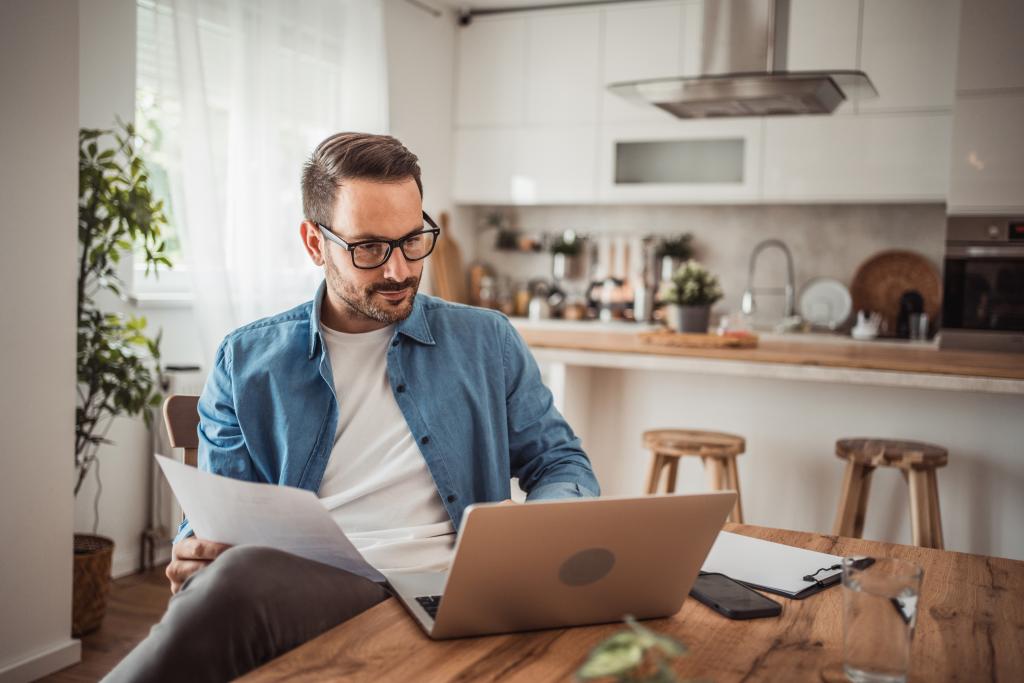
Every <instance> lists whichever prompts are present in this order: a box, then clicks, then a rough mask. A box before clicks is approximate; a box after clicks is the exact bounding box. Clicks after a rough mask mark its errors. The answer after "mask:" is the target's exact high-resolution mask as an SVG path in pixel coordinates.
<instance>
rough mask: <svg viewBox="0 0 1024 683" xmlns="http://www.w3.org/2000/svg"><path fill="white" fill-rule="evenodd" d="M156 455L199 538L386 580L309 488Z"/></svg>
mask: <svg viewBox="0 0 1024 683" xmlns="http://www.w3.org/2000/svg"><path fill="white" fill-rule="evenodd" d="M155 457H156V459H157V462H158V463H159V464H160V468H161V469H162V470H163V472H164V476H165V477H167V482H168V483H169V484H170V485H171V489H172V490H173V491H174V495H175V496H177V498H178V502H179V503H180V504H181V508H182V510H184V511H185V516H186V517H188V521H189V524H190V525H191V526H192V530H193V531H195V533H196V536H198V537H199V538H206V539H209V540H211V541H217V542H218V543H227V544H229V545H260V546H265V547H268V548H276V549H278V550H283V551H284V552H286V553H291V554H293V555H298V556H299V557H305V558H307V559H310V560H315V561H317V562H322V563H324V564H328V565H331V566H332V567H337V568H339V569H344V570H345V571H349V572H352V573H353V574H358V575H359V576H363V577H366V578H367V579H370V580H371V581H377V582H383V581H384V580H385V579H384V575H383V574H381V573H380V572H379V571H377V570H376V569H374V568H373V567H372V566H371V565H370V564H369V563H367V562H366V560H365V559H363V556H362V555H360V554H359V551H358V550H356V547H355V546H354V545H352V542H351V541H350V540H349V539H348V537H346V536H345V534H344V532H343V531H342V530H341V527H339V526H338V523H337V522H335V521H334V520H333V519H332V518H331V515H330V513H329V512H328V511H327V508H325V507H324V506H323V504H322V503H321V502H320V499H319V498H317V497H316V495H315V494H314V493H313V492H311V491H307V490H305V489H299V488H294V487H291V486H276V485H273V484H256V483H253V482H248V481H240V480H238V479H231V478H230V477H222V476H219V475H216V474H212V473H210V472H204V471H202V470H199V469H197V468H195V467H189V466H188V465H184V464H182V463H180V462H177V461H175V460H172V459H170V458H166V457H164V456H162V455H155Z"/></svg>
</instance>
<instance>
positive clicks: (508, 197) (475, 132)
mask: <svg viewBox="0 0 1024 683" xmlns="http://www.w3.org/2000/svg"><path fill="white" fill-rule="evenodd" d="M596 136H597V128H596V127H595V126H531V127H507V128H466V129H462V130H458V131H456V132H455V177H454V188H453V195H454V199H455V201H456V202H457V203H462V204H539V203H543V204H558V203H570V202H572V203H592V202H594V201H596V199H597V196H596V168H597V163H596V162H597V160H596V155H597V145H596Z"/></svg>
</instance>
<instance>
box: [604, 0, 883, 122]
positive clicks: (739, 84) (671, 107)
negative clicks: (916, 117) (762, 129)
mask: <svg viewBox="0 0 1024 683" xmlns="http://www.w3.org/2000/svg"><path fill="white" fill-rule="evenodd" d="M788 31H789V0H705V1H704V44H703V48H702V53H701V65H702V69H701V75H700V76H694V77H679V78H658V79H651V80H644V81H628V82H623V83H613V84H612V85H609V86H608V89H609V90H610V91H611V92H614V93H616V94H618V95H621V96H623V97H625V98H627V99H630V100H634V101H637V102H642V103H647V104H653V105H654V106H656V107H660V108H662V109H664V110H665V111H667V112H669V113H671V114H673V115H675V116H677V117H679V118H681V119H689V118H708V117H715V116H717V117H721V116H778V115H792V114H830V113H832V112H833V111H835V109H836V107H838V106H839V105H840V104H841V103H842V102H843V101H844V100H858V99H867V98H870V97H877V96H878V92H877V91H876V90H875V87H874V86H873V85H872V84H871V80H870V79H869V78H868V76H867V74H865V73H864V72H863V71H846V70H835V71H786V52H787V45H788V39H789V36H788Z"/></svg>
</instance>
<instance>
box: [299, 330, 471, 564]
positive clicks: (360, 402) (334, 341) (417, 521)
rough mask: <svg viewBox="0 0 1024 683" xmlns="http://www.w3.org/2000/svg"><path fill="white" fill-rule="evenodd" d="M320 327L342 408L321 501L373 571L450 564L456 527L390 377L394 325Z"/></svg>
mask: <svg viewBox="0 0 1024 683" xmlns="http://www.w3.org/2000/svg"><path fill="white" fill-rule="evenodd" d="M321 329H322V330H323V339H324V343H325V344H326V346H327V352H328V354H329V356H330V359H331V368H332V370H333V371H334V389H335V392H336V393H337V396H338V406H339V408H338V429H337V431H336V432H335V436H334V448H333V449H332V450H331V457H330V459H329V460H328V462H327V470H326V471H325V472H324V477H323V480H322V481H321V482H320V492H319V496H320V499H321V500H322V501H323V504H324V506H325V507H326V508H327V509H328V510H329V511H330V512H331V516H332V517H333V518H334V520H335V521H336V522H337V523H338V525H339V526H340V527H341V528H342V530H344V532H345V534H346V535H347V536H348V537H349V539H351V541H352V543H353V544H354V545H355V546H356V548H358V549H359V552H361V553H362V554H363V557H365V558H366V561H367V562H369V563H370V564H372V565H373V566H374V567H376V568H377V569H379V570H381V571H392V572H394V571H410V572H412V571H442V570H445V569H447V568H448V566H449V564H450V563H451V557H452V549H453V547H454V544H455V529H454V527H453V526H452V522H451V518H450V517H449V516H448V512H447V511H446V510H445V509H444V505H443V504H442V502H441V495H440V494H439V493H438V492H437V487H436V486H435V484H434V480H433V478H432V477H431V475H430V470H429V469H428V468H427V463H426V460H424V459H423V454H422V453H421V452H420V449H419V447H418V446H417V445H416V440H415V439H414V438H413V435H412V433H411V432H410V431H409V425H408V424H407V423H406V421H405V417H404V416H403V415H402V411H401V410H400V409H399V407H398V403H397V402H396V401H395V397H394V394H392V393H391V385H390V383H389V382H388V377H387V350H388V341H389V340H390V339H391V336H392V334H393V333H394V325H389V326H388V327H385V328H383V329H380V330H374V331H373V332H365V333H362V334H347V333H344V332H337V331H335V330H332V329H329V328H327V327H324V326H321Z"/></svg>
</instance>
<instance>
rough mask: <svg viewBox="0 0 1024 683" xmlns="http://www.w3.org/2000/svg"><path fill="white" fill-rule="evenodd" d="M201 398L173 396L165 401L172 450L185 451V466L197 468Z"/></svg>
mask: <svg viewBox="0 0 1024 683" xmlns="http://www.w3.org/2000/svg"><path fill="white" fill-rule="evenodd" d="M198 406H199V397H198V396H185V395H183V394H172V395H170V396H168V397H167V400H166V401H164V423H165V424H166V425H167V435H168V436H169V437H170V440H171V447H172V448H182V449H184V450H185V464H186V465H189V466H191V467H195V466H196V461H197V459H198V456H199V434H198V433H197V431H196V428H197V427H198V426H199V408H198Z"/></svg>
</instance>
